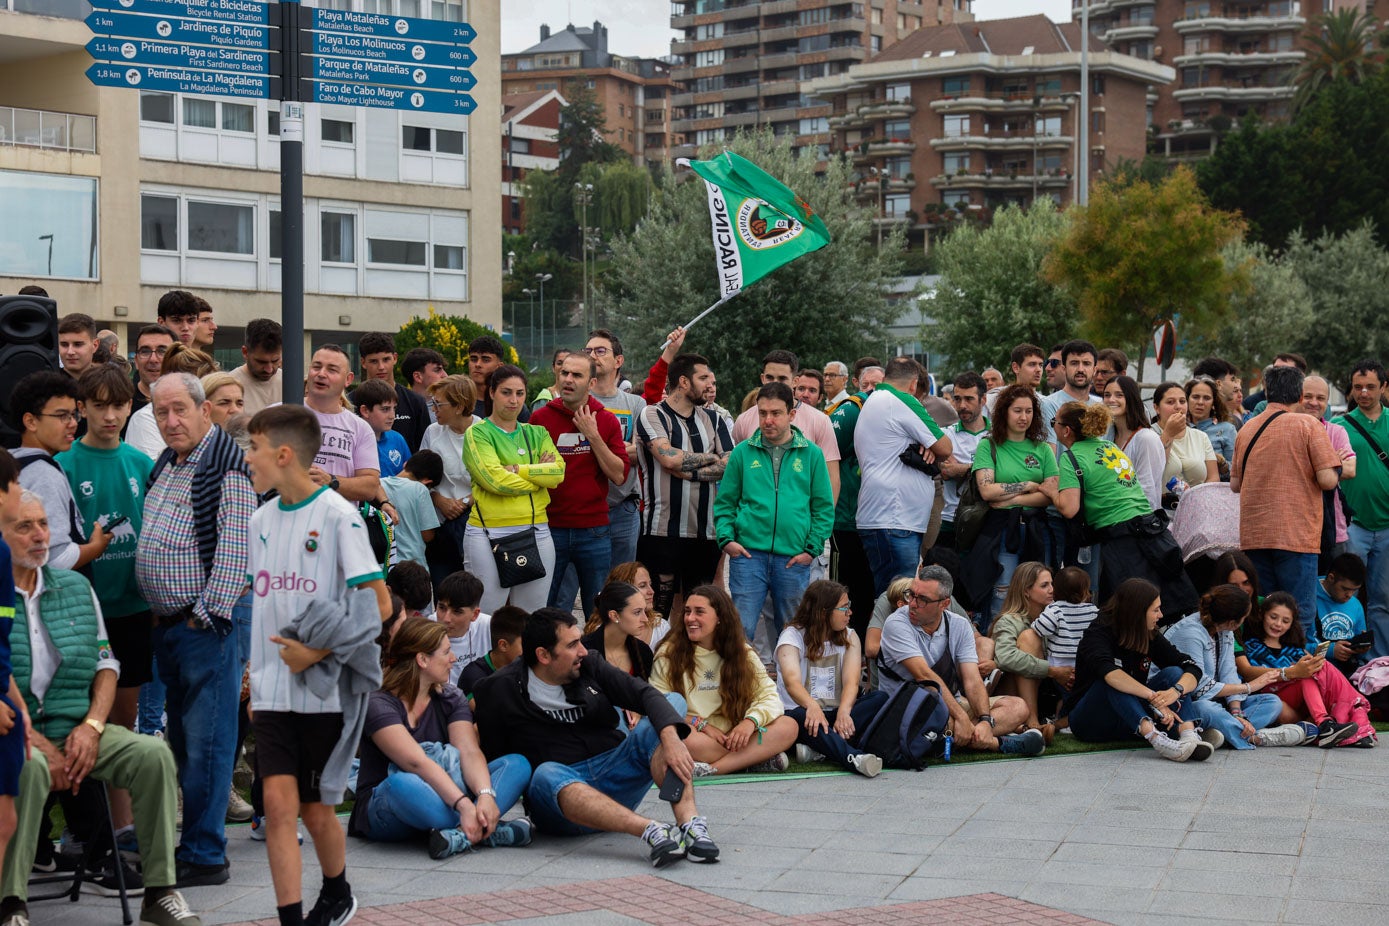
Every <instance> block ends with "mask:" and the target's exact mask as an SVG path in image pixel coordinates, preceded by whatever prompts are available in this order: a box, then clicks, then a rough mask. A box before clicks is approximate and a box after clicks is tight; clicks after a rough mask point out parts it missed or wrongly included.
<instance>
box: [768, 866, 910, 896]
mask: <svg viewBox="0 0 1389 926" xmlns="http://www.w3.org/2000/svg"><path fill="white" fill-rule="evenodd" d="M846 880H847V879H846ZM851 883H852V885H853V891H854V893H855V894H862V895H865V896H868V897H878V898H883V897H886V896H887V895H888V894H891V893H892V890H893V888H895V887H897V885H899V884H901V883H902V876H901V875H889V874H855V875H853V878H852V882H851ZM843 886H844V885H843V884H841V882H839V881H838V880H836V879H833V878H826V877H825V873H824V872H823V871H807V870H804V869H792V870H790V871H787V872H786V873H784V874H783V875H782V876H781V877H779V878H777V879H776V880H774V881H773V882H772V883H771V884H769V885H768V886H767V887H768V890H773V891H789V892H798V893H803V894H825V895H829V896H833V895H835V894H837V893H838V892H839V890H840V888H841V887H843Z"/></svg>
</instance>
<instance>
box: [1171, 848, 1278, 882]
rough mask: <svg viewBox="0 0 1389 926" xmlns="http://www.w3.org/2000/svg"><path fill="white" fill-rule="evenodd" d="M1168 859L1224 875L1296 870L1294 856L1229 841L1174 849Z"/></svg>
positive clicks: (1187, 866) (1174, 866)
mask: <svg viewBox="0 0 1389 926" xmlns="http://www.w3.org/2000/svg"><path fill="white" fill-rule="evenodd" d="M1169 860H1170V862H1171V864H1172V867H1173V868H1181V869H1193V868H1194V869H1208V870H1210V871H1220V872H1224V873H1225V874H1226V877H1238V876H1242V875H1243V874H1244V873H1253V874H1260V873H1261V874H1268V875H1277V876H1290V875H1292V874H1293V872H1295V871H1296V870H1297V863H1298V860H1297V858H1296V857H1294V856H1288V855H1270V854H1268V853H1264V852H1249V851H1246V849H1245V847H1244V845H1235V844H1233V843H1232V844H1231V845H1228V846H1226V847H1224V848H1223V849H1218V850H1217V849H1178V850H1177V851H1176V852H1174V853H1172V855H1171V856H1170V859H1169Z"/></svg>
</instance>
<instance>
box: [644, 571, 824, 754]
mask: <svg viewBox="0 0 1389 926" xmlns="http://www.w3.org/2000/svg"><path fill="white" fill-rule="evenodd" d="M651 684H652V685H653V686H654V687H655V688H656V690H657V691H659V692H661V693H662V694H670V693H672V692H674V693H675V694H678V695H681V696H682V697H684V699H685V703H686V706H687V717H686V720H687V721H688V722H689V724H690V726H691V727H693V728H694V732H693V733H691V734H690V735H689V737H688V738H687V739H686V740H685V745H686V746H687V747H688V748H689V750H690V755H692V756H694V759H695V777H697V778H699V777H704V776H707V775H726V774H728V773H729V772H738V771H742V770H743V769H747V770H748V771H753V772H784V771H786V767H787V766H788V765H789V764H790V763H789V760H788V759H787V758H786V750H787V749H789V748H791V746H792V744H794V743H795V742H796V731H797V729H798V726H797V724H796V721H794V720H792V719H791V718H790V717H787V716H786V713H785V711H784V710H782V707H781V698H779V697H777V691H776V685H775V684H774V683H773V682H772V680H771V679H770V678H768V677H767V670H766V669H765V668H763V666H762V660H761V658H760V657H759V656H758V655H757V651H756V650H754V649H753V648H752V647H751V646H749V645H748V641H747V639H746V638H745V637H744V636H743V624H742V620H741V619H740V618H739V616H738V609H737V608H735V607H734V606H733V599H732V598H730V597H728V592H726V591H724V590H723V589H722V588H719V587H718V586H716V585H701V586H699V587H697V588H696V589H695V590H694V591H692V592H690V593H689V594H688V595H686V596H685V613H684V614H683V615H682V616H681V619H680V620H679V621H676V622H673V625H672V627H671V631H670V633H669V634H668V635H667V636H666V638H665V639H664V640H662V641H661V647H660V650H659V652H657V653H656V664H655V666H654V667H653V668H652V670H651Z"/></svg>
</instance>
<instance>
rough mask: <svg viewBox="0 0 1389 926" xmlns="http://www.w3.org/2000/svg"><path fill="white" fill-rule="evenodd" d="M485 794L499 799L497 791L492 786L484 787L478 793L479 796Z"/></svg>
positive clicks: (493, 798)
mask: <svg viewBox="0 0 1389 926" xmlns="http://www.w3.org/2000/svg"><path fill="white" fill-rule="evenodd" d="M484 794H486V795H487V796H488V797H490V798H491V799H492V800H494V801H495V800H496V799H497V792H496V791H493V790H492V789H491V788H483V789H482V790H481V791H479V792H478V793H477V796H478V797H482V796H483V795H484Z"/></svg>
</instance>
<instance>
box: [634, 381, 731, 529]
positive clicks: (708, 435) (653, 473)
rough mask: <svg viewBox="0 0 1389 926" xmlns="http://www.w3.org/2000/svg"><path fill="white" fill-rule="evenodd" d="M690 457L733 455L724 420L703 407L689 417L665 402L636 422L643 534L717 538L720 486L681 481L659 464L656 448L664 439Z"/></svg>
mask: <svg viewBox="0 0 1389 926" xmlns="http://www.w3.org/2000/svg"><path fill="white" fill-rule="evenodd" d="M662 438H664V439H665V440H668V441H670V446H671V447H673V448H675V449H676V450H681V451H684V452H685V453H724V454H726V453H728V452H729V451H731V450H732V449H733V433H732V430H731V428H730V426H729V422H728V420H727V419H725V418H721V417H719V416H718V415H715V414H714V413H713V412H710V411H708V410H707V409H703V408H696V409H694V411H693V413H691V415H690V416H689V417H688V418H686V417H685V416H683V415H680V414H678V413H677V412H676V411H675V410H674V409H672V408H671V407H670V405H668V404H667V403H665V402H661V403H660V404H659V405H648V406H647V407H646V408H645V409H643V410H642V413H641V416H640V417H639V418H638V419H637V446H638V448H639V449H638V455H639V457H640V459H641V474H642V488H641V494H642V500H643V502H644V508H643V510H642V524H641V532H642V534H643V535H646V536H651V537H667V538H675V537H689V538H695V539H704V540H713V539H714V493H715V491H716V484H715V483H712V482H696V481H694V480H690V479H679V478H677V477H676V476H674V475H673V474H671V473H668V472H666V470H665V468H664V467H663V466H661V464H660V463H659V462H658V461H657V460H656V457H655V451H654V450H653V449H652V444H653V443H654V442H655V441H658V440H661V439H662Z"/></svg>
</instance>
